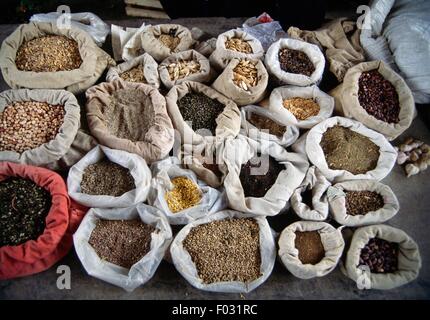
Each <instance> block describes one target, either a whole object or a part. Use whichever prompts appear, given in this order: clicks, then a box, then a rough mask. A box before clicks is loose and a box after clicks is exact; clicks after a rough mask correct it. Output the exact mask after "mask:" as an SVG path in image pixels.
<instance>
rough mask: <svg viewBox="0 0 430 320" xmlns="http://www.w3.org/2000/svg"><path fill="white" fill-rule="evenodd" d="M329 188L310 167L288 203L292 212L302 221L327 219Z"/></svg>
mask: <svg viewBox="0 0 430 320" xmlns="http://www.w3.org/2000/svg"><path fill="white" fill-rule="evenodd" d="M330 186H331V183H330V182H329V181H328V180H327V179H326V178H325V177H324V176H323V174H322V173H321V172H320V171H319V170H318V169H317V168H316V167H315V166H312V167H310V168H309V170H308V172H307V173H306V177H305V179H304V180H303V182H302V183H301V184H300V186H299V187H298V188H297V189H296V190H294V192H293V194H292V196H291V199H290V202H291V207H292V208H293V210H294V212H295V213H296V214H297V215H298V216H299V217H300V218H302V219H303V220H313V221H323V220H325V219H327V216H328V201H327V195H326V191H327V189H328V188H329V187H330Z"/></svg>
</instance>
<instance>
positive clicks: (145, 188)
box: [67, 146, 151, 208]
mask: <svg viewBox="0 0 430 320" xmlns="http://www.w3.org/2000/svg"><path fill="white" fill-rule="evenodd" d="M150 185H151V171H150V170H149V168H148V166H147V165H146V162H145V160H144V159H142V158H141V157H139V156H138V155H136V154H133V153H128V152H126V151H121V150H114V149H109V148H107V147H104V146H97V147H95V148H94V149H93V150H91V151H90V152H88V153H87V155H86V156H85V157H83V158H82V159H81V160H80V161H79V162H78V163H76V164H75V165H74V166H73V167H71V168H70V171H69V175H68V177H67V188H68V190H69V195H70V197H71V198H72V199H73V200H75V201H77V202H78V203H80V204H83V205H85V206H87V207H90V208H125V207H129V206H131V205H134V204H137V203H139V202H143V201H145V200H146V197H147V196H148V193H149V190H150Z"/></svg>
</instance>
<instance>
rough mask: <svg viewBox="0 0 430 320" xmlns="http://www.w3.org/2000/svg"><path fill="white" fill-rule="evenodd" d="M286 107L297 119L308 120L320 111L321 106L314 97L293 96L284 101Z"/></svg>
mask: <svg viewBox="0 0 430 320" xmlns="http://www.w3.org/2000/svg"><path fill="white" fill-rule="evenodd" d="M283 106H284V108H285V109H287V110H288V111H290V112H291V113H292V114H293V115H294V117H296V119H297V120H306V119H308V118H310V117H314V116H316V115H317V114H318V113H319V112H320V106H319V105H318V103H316V102H315V101H314V100H313V99H305V98H297V97H296V98H291V99H285V100H284V102H283Z"/></svg>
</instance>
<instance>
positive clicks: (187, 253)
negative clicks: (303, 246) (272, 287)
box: [170, 210, 276, 293]
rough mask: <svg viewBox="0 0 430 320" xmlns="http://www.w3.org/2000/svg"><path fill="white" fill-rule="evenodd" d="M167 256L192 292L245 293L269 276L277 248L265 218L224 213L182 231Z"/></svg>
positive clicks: (234, 212)
mask: <svg viewBox="0 0 430 320" xmlns="http://www.w3.org/2000/svg"><path fill="white" fill-rule="evenodd" d="M226 234H228V235H229V240H228V241H226V239H225V235H226ZM170 253H171V256H172V260H173V263H174V265H175V267H176V269H177V270H178V272H179V273H180V274H181V275H182V276H183V277H184V278H185V279H186V280H187V281H188V282H189V283H190V284H191V285H192V286H194V287H195V288H197V289H201V290H205V291H214V292H237V293H247V292H250V291H252V290H254V289H255V288H257V287H258V286H260V285H261V284H263V283H264V282H265V281H266V280H267V278H268V277H269V276H270V274H271V273H272V270H273V266H274V264H275V258H276V247H275V242H274V239H273V235H272V231H271V229H270V227H269V224H268V223H267V220H266V218H264V217H256V216H254V215H252V214H244V213H242V212H237V211H233V210H225V211H220V212H217V213H214V214H212V215H210V216H207V217H204V218H202V219H198V220H196V221H193V222H191V223H190V224H188V225H186V226H185V227H183V228H182V229H181V231H179V233H178V234H177V236H176V237H175V239H174V240H173V242H172V244H171V246H170Z"/></svg>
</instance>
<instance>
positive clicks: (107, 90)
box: [86, 79, 174, 163]
mask: <svg viewBox="0 0 430 320" xmlns="http://www.w3.org/2000/svg"><path fill="white" fill-rule="evenodd" d="M86 97H87V106H86V107H87V120H88V126H89V128H90V131H91V133H92V135H93V136H94V137H96V138H97V140H98V141H99V142H100V144H102V145H105V146H108V147H109V148H112V149H118V150H124V151H127V152H131V153H136V154H138V155H139V156H141V157H142V158H144V159H145V160H146V162H148V163H151V162H153V161H156V160H160V159H163V158H164V157H165V156H166V155H168V154H169V152H170V150H171V149H172V146H173V142H174V130H173V126H172V122H171V120H170V118H169V115H168V114H167V110H166V102H165V99H164V97H163V96H162V95H161V94H160V93H159V92H158V90H157V89H155V88H154V87H151V86H149V85H147V84H142V83H131V82H124V81H122V80H120V79H117V80H113V81H112V82H104V83H101V84H99V85H97V86H94V87H91V88H90V89H88V90H87V92H86Z"/></svg>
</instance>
